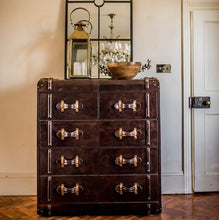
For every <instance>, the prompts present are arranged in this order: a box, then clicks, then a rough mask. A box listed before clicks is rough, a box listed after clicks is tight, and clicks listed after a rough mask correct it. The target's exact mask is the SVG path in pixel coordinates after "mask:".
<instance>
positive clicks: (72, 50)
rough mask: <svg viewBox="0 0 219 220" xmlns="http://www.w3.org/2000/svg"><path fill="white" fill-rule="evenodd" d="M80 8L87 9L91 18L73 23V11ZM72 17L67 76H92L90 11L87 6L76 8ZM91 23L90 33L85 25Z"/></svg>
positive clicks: (69, 77)
mask: <svg viewBox="0 0 219 220" xmlns="http://www.w3.org/2000/svg"><path fill="white" fill-rule="evenodd" d="M78 9H83V10H85V11H86V12H87V13H88V15H89V20H80V21H78V22H77V23H75V24H74V23H73V22H72V19H71V16H72V13H73V12H75V11H76V10H78ZM70 19H71V23H72V26H73V27H74V31H73V33H72V34H71V35H70V36H69V42H68V68H67V78H68V79H71V78H90V77H91V56H90V54H91V45H90V36H89V34H90V33H91V30H92V24H91V22H90V13H89V11H88V10H87V9H85V8H81V7H80V8H75V9H74V10H73V11H72V12H71V14H70ZM87 25H90V33H89V34H88V33H87V32H86V31H85V30H84V27H86V26H87Z"/></svg>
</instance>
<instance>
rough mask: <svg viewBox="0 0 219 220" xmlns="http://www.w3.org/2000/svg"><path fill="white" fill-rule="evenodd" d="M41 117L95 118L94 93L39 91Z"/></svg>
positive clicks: (95, 100) (95, 104) (95, 103)
mask: <svg viewBox="0 0 219 220" xmlns="http://www.w3.org/2000/svg"><path fill="white" fill-rule="evenodd" d="M40 118H41V119H48V118H51V119H54V120H56V119H60V120H61V119H96V118H97V94H96V93H80V94H78V93H41V94H40Z"/></svg>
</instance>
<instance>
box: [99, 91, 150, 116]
mask: <svg viewBox="0 0 219 220" xmlns="http://www.w3.org/2000/svg"><path fill="white" fill-rule="evenodd" d="M145 117H146V112H145V94H144V93H134V94H133V93H101V94H100V118H112V119H114V118H145Z"/></svg>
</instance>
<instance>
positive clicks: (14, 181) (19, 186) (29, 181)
mask: <svg viewBox="0 0 219 220" xmlns="http://www.w3.org/2000/svg"><path fill="white" fill-rule="evenodd" d="M36 192H37V175H36V173H34V172H0V195H2V196H10V195H16V196H18V195H19V196H20V195H36Z"/></svg>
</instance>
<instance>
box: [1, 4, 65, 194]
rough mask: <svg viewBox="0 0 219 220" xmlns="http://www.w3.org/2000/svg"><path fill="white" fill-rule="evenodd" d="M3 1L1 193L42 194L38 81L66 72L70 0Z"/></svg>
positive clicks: (60, 75) (57, 76)
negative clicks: (66, 15)
mask: <svg viewBox="0 0 219 220" xmlns="http://www.w3.org/2000/svg"><path fill="white" fill-rule="evenodd" d="M0 6H1V7H0V25H1V41H0V48H1V50H0V103H1V107H0V122H1V123H0V160H1V163H0V194H12V195H13V194H36V83H37V81H38V80H39V79H40V78H42V77H51V76H53V77H54V78H63V76H64V73H63V71H64V58H63V57H64V24H65V18H64V11H65V9H64V8H65V1H63V0H46V1H45V0H19V1H17V0H0Z"/></svg>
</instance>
